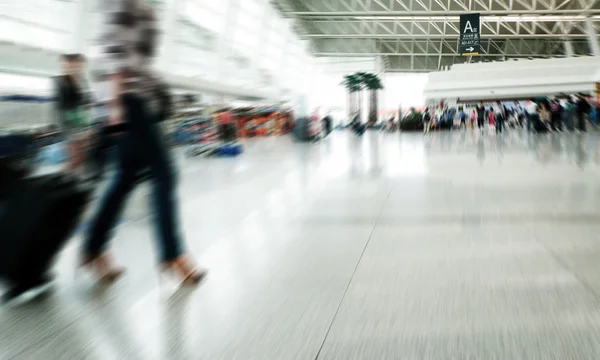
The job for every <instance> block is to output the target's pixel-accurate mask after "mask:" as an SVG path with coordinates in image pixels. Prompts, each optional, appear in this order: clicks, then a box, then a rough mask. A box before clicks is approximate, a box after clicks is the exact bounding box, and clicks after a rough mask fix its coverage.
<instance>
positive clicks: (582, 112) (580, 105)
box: [575, 94, 590, 132]
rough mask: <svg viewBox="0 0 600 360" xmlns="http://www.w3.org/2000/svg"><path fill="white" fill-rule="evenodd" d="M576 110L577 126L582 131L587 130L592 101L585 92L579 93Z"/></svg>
mask: <svg viewBox="0 0 600 360" xmlns="http://www.w3.org/2000/svg"><path fill="white" fill-rule="evenodd" d="M575 112H576V114H577V128H578V129H579V131H581V132H586V131H587V129H586V128H587V126H586V122H587V117H588V114H589V112H590V103H589V102H588V100H587V99H586V96H585V95H584V94H577V102H576V104H575Z"/></svg>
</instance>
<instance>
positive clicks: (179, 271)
mask: <svg viewBox="0 0 600 360" xmlns="http://www.w3.org/2000/svg"><path fill="white" fill-rule="evenodd" d="M161 267H162V270H163V272H164V273H167V274H169V275H171V276H173V277H174V278H175V279H176V280H177V281H178V282H180V283H181V285H189V286H194V285H198V284H199V283H200V281H202V279H204V277H205V276H206V274H207V271H206V270H204V269H200V268H198V266H197V265H196V264H195V263H194V261H193V260H192V259H191V258H190V257H189V256H187V255H181V256H179V257H178V258H176V259H175V260H172V261H168V262H165V263H163V264H162V266H161Z"/></svg>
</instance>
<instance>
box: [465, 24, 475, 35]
mask: <svg viewBox="0 0 600 360" xmlns="http://www.w3.org/2000/svg"><path fill="white" fill-rule="evenodd" d="M467 30H468V31H469V32H473V27H472V26H471V22H470V21H467V23H466V24H465V29H464V30H463V34H464V33H466V32H467Z"/></svg>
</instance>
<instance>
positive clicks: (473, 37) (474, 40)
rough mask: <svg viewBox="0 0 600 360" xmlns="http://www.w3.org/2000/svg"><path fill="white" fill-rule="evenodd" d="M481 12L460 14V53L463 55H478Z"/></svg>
mask: <svg viewBox="0 0 600 360" xmlns="http://www.w3.org/2000/svg"><path fill="white" fill-rule="evenodd" d="M479 29H480V27H479V14H463V15H461V16H460V44H459V47H460V54H461V55H462V56H470V55H478V54H479V50H480V48H481V46H480V44H479V31H480V30H479Z"/></svg>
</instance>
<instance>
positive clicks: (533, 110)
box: [526, 99, 540, 131]
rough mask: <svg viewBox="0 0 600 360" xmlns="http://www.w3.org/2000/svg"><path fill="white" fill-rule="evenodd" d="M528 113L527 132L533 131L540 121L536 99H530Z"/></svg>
mask: <svg viewBox="0 0 600 360" xmlns="http://www.w3.org/2000/svg"><path fill="white" fill-rule="evenodd" d="M526 112H527V115H526V117H527V118H526V121H527V131H531V130H532V129H533V128H534V127H535V124H536V123H537V122H538V121H539V119H540V118H539V114H538V105H537V103H536V102H535V99H530V100H529V101H528V102H527V108H526Z"/></svg>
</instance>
